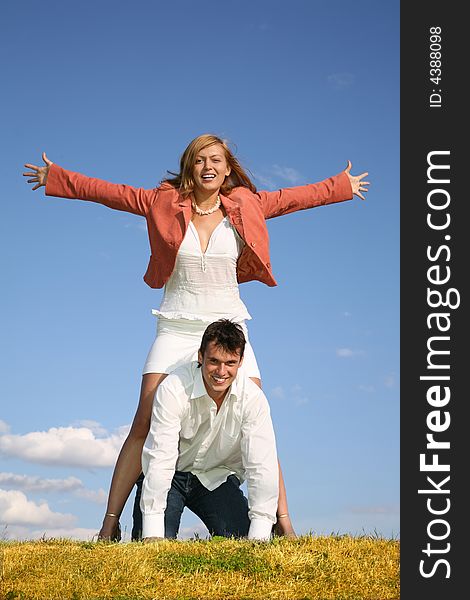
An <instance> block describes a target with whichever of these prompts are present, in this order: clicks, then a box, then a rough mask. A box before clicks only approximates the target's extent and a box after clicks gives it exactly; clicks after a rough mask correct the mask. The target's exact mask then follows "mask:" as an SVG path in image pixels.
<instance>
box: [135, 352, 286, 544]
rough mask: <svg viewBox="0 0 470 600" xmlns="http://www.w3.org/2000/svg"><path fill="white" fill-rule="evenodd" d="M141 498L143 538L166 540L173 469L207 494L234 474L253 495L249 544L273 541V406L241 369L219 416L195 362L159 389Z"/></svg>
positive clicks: (276, 484)
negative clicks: (194, 479) (191, 477)
mask: <svg viewBox="0 0 470 600" xmlns="http://www.w3.org/2000/svg"><path fill="white" fill-rule="evenodd" d="M142 469H143V472H144V475H145V479H144V484H143V488H142V496H141V501H140V504H141V509H142V513H143V532H142V535H143V537H144V538H146V537H164V530H165V528H164V513H165V508H166V502H167V495H168V491H169V489H170V486H171V481H172V479H173V475H174V473H175V470H177V471H190V472H191V473H193V474H194V475H195V476H196V477H197V478H198V479H199V481H200V482H201V483H202V485H203V486H205V487H206V488H207V489H208V490H210V491H212V490H215V489H216V488H217V487H219V485H221V484H222V483H224V482H225V481H226V479H227V477H228V476H229V475H232V474H234V475H236V476H237V477H238V479H239V480H240V482H241V483H243V481H244V480H245V479H246V481H247V488H248V507H249V511H248V517H249V518H250V529H249V532H248V538H251V539H269V536H270V533H271V529H272V526H273V524H274V523H275V521H276V509H277V502H278V493H279V471H278V463H277V453H276V442H275V437H274V430H273V426H272V421H271V415H270V410H269V404H268V401H267V399H266V396H265V395H264V393H263V392H262V390H261V389H260V388H259V387H258V386H257V385H256V384H255V383H254V382H253V381H252V380H251V379H249V378H248V377H247V376H245V375H244V374H243V371H241V370H239V371H238V374H237V377H236V379H235V381H234V382H233V383H232V385H231V387H230V389H229V390H228V392H227V395H226V397H225V398H224V401H223V402H222V405H221V407H220V409H219V411H218V412H217V405H216V403H215V402H214V400H212V398H210V397H209V396H208V394H207V391H206V388H205V385H204V381H203V378H202V372H201V369H200V368H198V363H197V362H193V363H188V364H187V365H184V366H182V367H179V368H178V369H176V370H175V371H173V373H171V374H170V375H168V377H166V378H165V379H164V381H163V382H162V383H161V384H160V385H159V386H158V388H157V393H156V395H155V400H154V403H153V409H152V419H151V424H150V432H149V437H148V439H147V445H146V446H145V447H144V450H143V453H142Z"/></svg>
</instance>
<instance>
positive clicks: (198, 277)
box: [143, 217, 260, 378]
mask: <svg viewBox="0 0 470 600" xmlns="http://www.w3.org/2000/svg"><path fill="white" fill-rule="evenodd" d="M243 246H244V241H243V240H242V239H241V237H240V236H239V235H238V233H237V231H236V230H235V229H234V227H233V226H232V225H231V223H230V221H229V220H228V218H227V217H225V218H224V219H223V220H222V221H221V222H220V223H219V224H218V225H217V227H216V228H215V229H214V231H213V232H212V234H211V237H210V239H209V243H208V245H207V249H206V251H205V252H202V250H201V244H200V240H199V235H198V233H197V230H196V227H195V226H194V224H193V222H192V221H190V223H189V227H188V229H187V231H186V235H185V237H184V239H183V242H182V244H181V246H180V248H179V250H178V255H177V257H176V264H175V268H174V269H173V273H172V274H171V277H170V279H169V280H168V282H167V283H166V285H165V289H164V295H163V299H162V302H161V305H160V308H159V309H158V310H153V311H152V313H153V314H154V315H156V316H157V317H158V320H157V336H156V338H155V341H154V343H153V345H152V347H151V348H150V352H149V354H148V356H147V360H146V362H145V365H144V369H143V373H144V374H146V373H171V371H173V370H174V369H175V368H176V367H178V366H180V365H182V364H184V363H187V362H190V361H193V360H196V359H197V351H198V350H199V346H200V343H201V339H202V335H203V333H204V330H205V329H206V327H207V325H208V324H209V323H212V322H213V321H216V320H217V319H222V318H225V319H231V320H232V321H235V322H236V323H239V324H240V325H241V327H242V328H243V330H244V332H245V337H246V338H247V344H246V347H245V354H244V360H243V366H242V368H243V369H244V370H245V372H246V373H247V374H248V376H249V377H258V378H259V377H260V373H259V369H258V365H257V362H256V358H255V355H254V352H253V349H252V348H251V345H250V343H249V341H248V331H247V328H246V325H245V321H246V320H249V319H251V316H250V314H249V313H248V310H247V308H246V306H245V305H244V303H243V302H242V300H241V298H240V292H239V287H238V282H237V260H238V257H239V256H240V253H241V251H242V249H243Z"/></svg>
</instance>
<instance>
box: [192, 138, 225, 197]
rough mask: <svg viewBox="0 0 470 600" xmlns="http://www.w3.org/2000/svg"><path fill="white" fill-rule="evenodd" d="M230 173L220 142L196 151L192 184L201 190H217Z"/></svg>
mask: <svg viewBox="0 0 470 600" xmlns="http://www.w3.org/2000/svg"><path fill="white" fill-rule="evenodd" d="M228 175H230V167H229V165H228V164H227V159H226V157H225V150H224V148H223V147H222V146H221V145H220V144H212V145H211V146H207V147H206V148H203V149H202V150H201V151H200V152H198V154H197V156H196V159H195V163H194V167H193V177H194V185H195V187H196V188H198V189H199V190H201V191H205V192H214V191H218V190H219V189H220V187H221V186H222V184H223V183H224V181H225V178H226V177H227V176H228Z"/></svg>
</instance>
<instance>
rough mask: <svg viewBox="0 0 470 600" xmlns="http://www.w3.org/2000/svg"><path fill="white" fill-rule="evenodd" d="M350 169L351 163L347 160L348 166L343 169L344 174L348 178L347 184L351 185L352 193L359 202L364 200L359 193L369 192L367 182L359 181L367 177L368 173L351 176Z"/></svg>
mask: <svg viewBox="0 0 470 600" xmlns="http://www.w3.org/2000/svg"><path fill="white" fill-rule="evenodd" d="M351 167H352V164H351V161H350V160H348V166H347V167H346V168H345V169H344V172H345V173H346V175H347V176H348V177H349V183H350V184H351V188H352V193H353V194H356V196H359V198H361V200H365V198H364V196H363V195H362V194H361V192H368V191H369V188H368V187H367V186H368V185H369V182H368V181H361V179H362V178H363V177H367V175H369V173H367V172H366V173H361V174H360V175H351V173H350V171H351Z"/></svg>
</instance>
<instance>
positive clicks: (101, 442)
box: [0, 422, 129, 468]
mask: <svg viewBox="0 0 470 600" xmlns="http://www.w3.org/2000/svg"><path fill="white" fill-rule="evenodd" d="M97 429H98V424H97V423H96V422H93V427H92V428H90V427H72V426H70V427H52V428H51V429H48V430H47V431H32V432H30V433H26V434H24V435H15V434H9V433H8V434H3V435H0V454H3V455H4V456H7V457H13V458H19V459H22V460H25V461H29V462H33V463H39V464H44V465H62V466H68V467H83V468H93V467H112V466H114V464H115V462H116V458H117V455H118V453H119V450H120V449H121V446H122V444H123V442H124V440H125V438H126V435H127V432H128V430H129V426H124V427H120V428H119V429H117V430H116V431H115V432H114V433H111V434H110V433H108V432H106V430H103V429H101V428H99V429H100V433H99V434H98V433H96V432H97ZM103 432H104V433H105V434H106V435H103ZM100 436H102V437H100Z"/></svg>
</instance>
